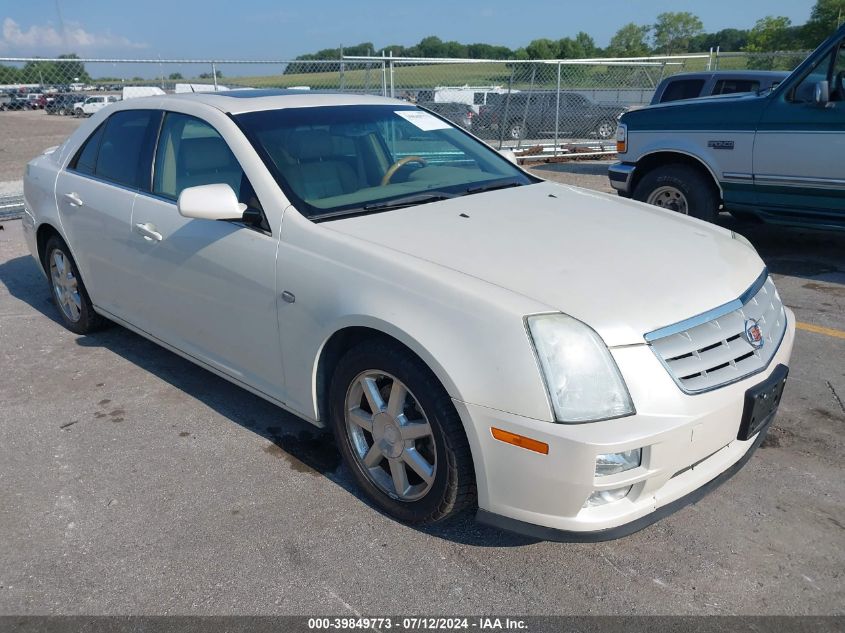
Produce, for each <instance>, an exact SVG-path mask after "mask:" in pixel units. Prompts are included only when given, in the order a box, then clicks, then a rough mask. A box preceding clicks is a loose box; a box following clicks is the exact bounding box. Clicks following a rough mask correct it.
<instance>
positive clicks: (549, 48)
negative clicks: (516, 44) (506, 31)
mask: <svg viewBox="0 0 845 633" xmlns="http://www.w3.org/2000/svg"><path fill="white" fill-rule="evenodd" d="M558 51H559V48H558V45H557V44H556V43H555V42H554V41H552V40H550V39H547V38H540V39H538V40H532V41H531V43H530V44H528V46H526V47H525V52H526V53H527V54H528V59H554V58H555V57H557V56H558Z"/></svg>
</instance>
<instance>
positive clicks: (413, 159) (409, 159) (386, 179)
mask: <svg viewBox="0 0 845 633" xmlns="http://www.w3.org/2000/svg"><path fill="white" fill-rule="evenodd" d="M408 163H419V164H420V165H422V166H423V167H425V166H426V162H425V159H424V158H420V157H419V156H405V158H400V159H399V160H397V161H396V162H395V163H393V164H392V165H391V166H390V167H388V168H387V172H386V173H385V174H384V176H383V177H382V179H381V186H382V187H384V186H385V185H389V184H390V179H391V178H393V176H395V175H396V172H397V171H399V170H400V169H402V167H404V166H405V165H407V164H408Z"/></svg>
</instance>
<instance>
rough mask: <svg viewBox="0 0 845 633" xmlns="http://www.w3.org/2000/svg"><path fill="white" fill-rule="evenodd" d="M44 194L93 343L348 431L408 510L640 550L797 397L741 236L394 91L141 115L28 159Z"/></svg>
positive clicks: (63, 302)
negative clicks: (543, 166) (115, 346)
mask: <svg viewBox="0 0 845 633" xmlns="http://www.w3.org/2000/svg"><path fill="white" fill-rule="evenodd" d="M25 203H26V215H25V219H24V226H25V233H26V237H27V241H28V242H29V247H30V249H31V250H32V254H33V255H34V256H35V258H36V259H37V261H38V264H39V266H41V267H42V269H43V271H44V273H45V275H46V278H47V279H48V281H49V283H50V287H51V292H52V296H53V299H54V300H55V303H56V305H57V307H58V309H59V312H60V314H61V317H62V319H63V320H64V323H65V324H66V325H67V327H68V328H69V329H70V330H72V331H73V332H76V333H79V334H84V333H87V332H91V331H92V330H95V329H97V328H98V327H101V326H102V325H103V324H104V323H106V321H107V320H108V321H113V322H116V323H119V324H121V325H123V326H124V327H127V328H129V329H131V330H133V331H135V332H137V333H139V334H141V335H143V336H145V337H148V338H149V339H151V340H153V341H155V342H157V343H159V344H160V345H162V346H164V347H166V348H168V349H170V350H172V351H174V352H176V353H177V354H180V355H182V356H184V357H185V358H188V359H190V360H192V361H193V362H195V363H196V364H198V365H200V366H201V367H204V368H205V369H207V370H209V371H212V372H214V373H216V374H219V375H220V376H223V377H224V378H226V379H228V380H231V381H232V382H234V383H236V384H237V385H240V386H242V387H243V388H244V389H247V390H249V391H251V392H253V393H256V394H258V395H260V396H262V397H263V398H266V399H267V400H269V401H271V402H273V403H275V404H277V405H278V406H280V407H282V408H284V409H286V410H288V411H291V412H293V413H295V414H296V415H298V416H300V417H302V418H305V419H307V420H309V421H310V422H312V423H313V424H315V425H318V426H328V427H331V429H332V430H333V431H334V434H335V437H336V439H337V445H338V447H339V449H340V452H341V453H342V454H343V457H344V459H345V461H346V463H347V465H348V467H349V469H350V470H351V472H352V473H353V475H354V477H355V479H356V480H357V483H358V484H359V485H360V487H361V488H362V489H363V490H364V491H365V493H366V494H367V496H368V497H369V498H370V499H371V500H372V501H373V503H374V504H375V505H377V506H378V507H379V508H381V509H382V510H383V511H385V512H386V513H388V514H389V515H391V516H393V517H396V518H397V519H399V520H401V521H407V522H413V523H420V522H431V521H437V520H439V519H443V518H445V517H449V516H451V515H453V514H455V513H456V512H458V511H460V510H462V509H465V508H475V507H477V508H478V515H477V516H478V519H479V520H481V521H483V522H485V523H487V524H491V525H495V526H498V527H500V528H504V529H509V530H513V531H517V532H522V533H524V534H529V535H532V536H535V537H540V538H545V539H559V540H601V539H608V538H614V537H618V536H622V535H625V534H629V533H631V532H633V531H635V530H638V529H640V528H642V527H643V526H645V525H648V524H649V523H651V522H653V521H655V520H656V519H657V518H659V517H660V516H663V515H665V514H667V513H669V512H671V511H673V510H675V509H677V508H679V507H681V506H682V505H684V504H686V503H689V502H691V501H694V500H696V499H697V498H698V497H700V496H701V494H703V492H704V491H706V490H708V489H710V488H712V487H714V486H715V485H716V484H718V483H720V482H721V481H723V480H725V479H726V478H727V477H729V476H730V475H731V474H733V473H734V472H735V471H736V470H738V469H739V468H740V467H741V466H742V465H743V464H744V463H745V461H746V460H747V459H748V458H749V457H750V455H751V453H752V452H753V450H754V449H755V448H756V447H757V446H758V445H759V444H760V442H761V441H762V439H763V437H764V436H765V433H766V430H767V427H768V425H769V423H770V421H771V420H772V418H773V416H774V413H775V410H776V408H777V405H778V402H779V401H780V397H781V393H782V390H783V386H784V382H785V380H786V375H787V365H788V363H789V357H790V353H791V351H792V343H793V337H794V317H793V315H792V313H791V312H790V311H789V310H788V309H787V308H785V307H784V306H783V304H782V303H781V300H780V298H779V296H778V293H777V290H776V289H775V286H774V284H773V283H772V280H771V278H770V277H769V275H768V273H767V271H766V268H765V266H764V264H763V262H762V261H761V260H760V258H759V257H758V255H757V253H756V252H755V251H754V249H753V248H752V247H751V245H750V244H749V243H748V242H747V241H746V240H745V239H744V238H742V237H740V236H738V235H735V234H732V233H731V232H730V231H727V230H724V229H721V228H719V227H716V226H712V225H709V224H705V223H703V222H699V221H697V220H693V219H690V218H687V217H685V216H681V215H679V214H675V213H672V212H668V211H664V210H661V209H658V208H656V207H651V206H645V205H642V204H640V203H637V202H633V201H628V200H624V199H620V198H617V197H615V196H607V195H604V194H600V193H595V192H592V191H585V190H582V189H577V188H573V187H567V186H562V185H557V184H551V183H548V182H544V181H542V180H540V179H538V178H536V177H534V176H532V175H529V174H528V173H526V172H524V171H522V170H521V169H520V168H519V167H517V166H515V165H514V164H513V163H512V162H511V161H509V160H507V158H505V157H503V156H502V155H500V154H499V153H497V152H495V151H493V150H491V149H490V148H489V147H488V146H486V145H485V144H484V143H482V142H480V141H478V140H477V139H475V138H474V137H473V136H471V135H470V134H468V133H467V132H466V131H464V130H461V129H460V128H457V127H454V126H452V125H451V124H450V123H449V122H447V121H446V120H444V119H442V118H440V117H438V116H436V115H434V114H432V113H429V112H427V111H424V110H421V109H419V108H416V107H415V106H412V105H409V104H407V103H404V102H400V101H396V100H391V99H384V98H374V97H362V96H356V95H324V94H302V93H298V94H286V93H284V92H280V91H260V90H252V91H230V92H226V93H218V94H208V93H206V94H188V95H178V96H162V97H150V98H141V99H133V100H130V101H125V102H121V103H118V104H115V105H112V106H109V107H108V108H105V109H104V110H102V111H100V112H99V113H97V114H96V115H94V117H93V118H91V119H90V120H88V121H87V122H85V123H84V124H83V125H82V126H81V127H80V128H79V129H78V130H77V131H76V132H75V133H74V134H73V135H72V136H71V137H70V138H69V139H68V140H67V141H66V142H65V143H64V144H63V145H61V146H60V147H58V148H55V149H53V150H50V151H48V152H47V153H45V154H44V155H42V156H39V157H38V158H36V159H34V160H33V161H32V162H31V163H29V165H28V166H27V169H26V178H25Z"/></svg>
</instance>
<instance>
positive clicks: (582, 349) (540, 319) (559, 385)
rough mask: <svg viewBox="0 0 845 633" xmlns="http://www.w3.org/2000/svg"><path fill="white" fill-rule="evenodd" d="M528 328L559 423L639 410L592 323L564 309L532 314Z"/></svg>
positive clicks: (597, 418) (600, 418) (627, 413)
mask: <svg viewBox="0 0 845 633" xmlns="http://www.w3.org/2000/svg"><path fill="white" fill-rule="evenodd" d="M528 329H529V331H530V333H531V339H532V340H533V341H534V349H535V350H536V352H537V359H538V360H539V362H540V366H541V367H542V370H543V375H544V377H545V380H546V387H547V389H548V392H549V398H550V399H551V401H552V406H553V408H554V411H555V418H556V419H557V421H558V422H592V421H596V420H606V419H608V418H618V417H622V416H624V415H631V414H633V413H634V405H633V403H632V402H631V396H630V394H629V393H628V388H627V387H626V386H625V381H624V380H622V375H621V374H620V373H619V368H618V367H617V366H616V362H614V360H613V357H612V356H611V355H610V351H609V350H608V349H607V346H606V345H605V344H604V341H602V340H601V337H599V335H598V334H596V333H595V331H593V329H592V328H590V327H588V326H587V325H585V324H583V323H581V322H580V321H577V320H576V319H573V318H572V317H569V316H566V315H565V314H539V315H536V316H531V317H528Z"/></svg>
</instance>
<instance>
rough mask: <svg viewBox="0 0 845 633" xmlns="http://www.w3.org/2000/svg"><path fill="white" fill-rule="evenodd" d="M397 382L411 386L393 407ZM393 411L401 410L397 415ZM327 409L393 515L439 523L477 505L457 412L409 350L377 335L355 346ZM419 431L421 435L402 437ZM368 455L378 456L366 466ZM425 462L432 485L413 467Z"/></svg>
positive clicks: (361, 479) (377, 499) (346, 450)
mask: <svg viewBox="0 0 845 633" xmlns="http://www.w3.org/2000/svg"><path fill="white" fill-rule="evenodd" d="M379 376H380V378H379ZM365 381H367V382H369V381H371V383H370V384H371V385H373V386H374V387H375V394H376V396H378V397H380V398H381V405H383V406H381V407H378V411H379V414H378V415H375V416H373V415H372V412H373V409H376V408H377V407H373V406H372V405H371V404H370V402H372V400H371V399H370V398H368V397H367V396H366V394H365V392H364V384H365ZM397 381H398V382H399V384H400V386H402V387H405V388H406V389H407V392H406V394H405V395H404V396H403V397H402V398H401V400H402V402H403V403H404V406H403V407H394V406H392V405H393V400H391V398H390V394H391V393H393V389H394V387H395V385H396V383H397ZM370 393H373V392H372V391H370ZM395 400H396V402H399V400H400V399H399V398H396V399H395ZM350 403H352V404H350ZM391 410H392V411H394V412H395V411H398V410H401V411H402V412H403V413H402V415H399V416H396V415H391V413H390V411H391ZM350 412H351V413H350ZM329 414H330V418H331V425H332V428H333V431H334V435H335V439H336V440H337V445H338V447H339V448H340V453H341V455H342V456H343V459H344V460H345V461H346V464H347V466H348V467H349V469H350V471H351V472H352V474H353V476H354V478H355V481H356V482H357V484H358V486H359V487H360V488H361V489H362V490H363V491H364V492H365V493H366V495H367V497H369V499H370V500H372V502H373V503H374V504H375V505H376V506H378V507H379V508H380V509H381V510H383V511H384V512H386V513H387V514H389V515H390V516H392V517H394V518H396V519H398V520H400V521H403V522H405V523H412V524H418V523H433V522H435V521H440V520H443V519H446V518H448V517H451V516H454V515H455V514H457V513H459V512H460V511H461V510H463V509H465V508H467V507H470V506H473V505H474V504H475V499H476V487H475V472H474V469H473V463H472V455H471V454H470V449H469V443H468V442H467V438H466V434H465V433H464V429H463V425H462V423H461V420H460V418H459V417H458V413H457V411H456V410H455V407H454V404H453V403H452V400H451V398H450V397H449V395H448V394H447V393H446V390H445V389H444V388H443V386H442V385H441V384H440V382H439V381H438V380H437V378H436V377H435V376H434V374H433V373H432V372H431V370H430V369H429V368H428V367H427V366H426V365H425V364H424V363H423V362H422V361H421V360H420V359H419V358H417V357H416V356H415V355H414V354H413V353H411V352H410V351H409V350H408V349H406V348H404V347H402V346H401V345H399V344H398V343H395V342H393V341H391V340H389V339H371V340H368V341H365V342H363V343H361V344H359V345H357V346H356V347H354V348H352V349H351V350H349V351H348V352H347V353H346V354H345V355H344V356H343V357H342V358H341V359H340V361H339V362H338V364H337V367H336V368H335V371H334V375H333V377H332V382H331V387H330V391H329ZM368 417H369V422H368V421H367V418H368ZM397 418H398V419H397ZM353 419H358V420H359V422H357V423H356V422H354V421H352V420H353ZM362 419H363V420H364V421H363V423H362V422H361V421H360V420H362ZM414 420H419V421H421V422H418V423H417V426H416V427H415V426H414V425H413V424H412V423H411V422H409V421H414ZM367 425H369V430H367ZM426 425H427V426H426ZM414 428H416V429H418V430H417V431H416V432H415V433H413V434H412V436H413V437H416V439H403V438H408V435H406V433H408V429H414ZM419 429H423V430H419ZM426 433H428V435H426ZM376 448H378V450H374V449H376ZM400 453H401V454H400ZM370 455H374V456H375V457H374V459H373V460H372V461H371V462H369V464H365V461H364V457H365V456H366V457H369V456H370ZM420 459H422V460H424V463H425V466H426V468H427V469H428V470H427V471H426V472H428V474H429V477H430V481H429V482H427V481H425V480H424V479H423V478H422V476H421V475H417V472H421V471H417V470H416V469H415V468H413V467H412V466H411V463H412V462H413V463H416V464H419V463H421V462H420ZM394 468H396V469H400V468H401V472H404V473H405V475H404V476H405V479H404V482H403V483H402V487H403V489H404V491H405V492H404V493H400V492H399V486H397V483H396V482H397V476H396V474H395V472H394ZM416 468H421V467H420V466H419V465H418V466H417V467H416ZM422 470H423V471H425V468H423V469H422ZM399 480H400V481H401V480H402V476H401V475H400V476H399ZM406 485H407V488H405V486H406Z"/></svg>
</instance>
